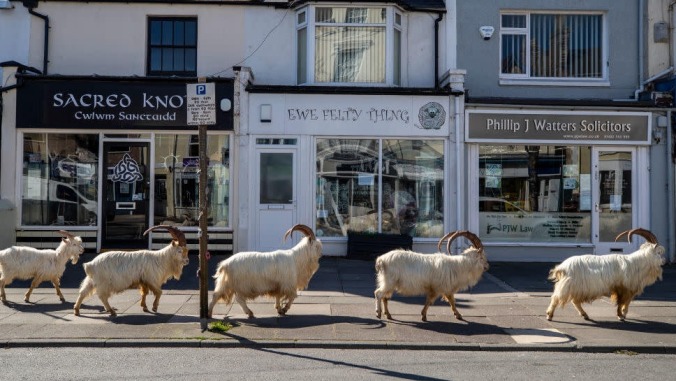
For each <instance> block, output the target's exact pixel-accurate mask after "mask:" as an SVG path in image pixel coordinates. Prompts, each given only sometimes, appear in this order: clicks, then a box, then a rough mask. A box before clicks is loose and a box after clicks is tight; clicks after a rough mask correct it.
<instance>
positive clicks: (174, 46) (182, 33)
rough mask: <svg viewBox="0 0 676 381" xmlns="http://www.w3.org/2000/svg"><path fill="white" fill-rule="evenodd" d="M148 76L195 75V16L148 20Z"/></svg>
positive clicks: (152, 18)
mask: <svg viewBox="0 0 676 381" xmlns="http://www.w3.org/2000/svg"><path fill="white" fill-rule="evenodd" d="M147 72H148V75H163V76H170V75H176V76H188V77H194V76H196V75H197V19H196V18H178V17H151V18H149V19H148V58H147Z"/></svg>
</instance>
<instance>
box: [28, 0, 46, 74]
mask: <svg viewBox="0 0 676 381" xmlns="http://www.w3.org/2000/svg"><path fill="white" fill-rule="evenodd" d="M23 6H24V7H26V8H28V13H30V14H32V15H33V16H36V17H39V18H41V19H42V20H43V21H44V22H45V43H44V53H43V57H42V73H43V74H44V75H47V65H48V64H49V17H48V16H47V15H43V14H41V13H37V12H35V11H34V10H33V9H34V8H36V7H37V6H38V2H37V1H36V0H24V1H23Z"/></svg>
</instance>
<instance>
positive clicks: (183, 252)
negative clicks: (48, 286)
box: [73, 225, 188, 317]
mask: <svg viewBox="0 0 676 381" xmlns="http://www.w3.org/2000/svg"><path fill="white" fill-rule="evenodd" d="M157 229H166V230H167V231H168V232H169V233H170V234H171V236H172V238H173V240H172V241H171V243H169V245H167V246H166V247H165V248H163V249H160V250H138V251H108V252H105V253H103V254H100V255H99V256H97V257H96V258H94V260H92V261H91V262H88V263H85V264H84V270H85V273H87V277H85V279H84V280H83V281H82V284H81V285H80V296H79V297H78V298H77V302H75V307H74V308H73V312H74V313H75V315H76V316H79V315H80V305H81V304H82V301H83V300H84V299H85V298H87V297H89V296H91V295H92V294H93V293H94V292H96V294H97V295H98V297H99V299H101V302H102V303H103V306H104V307H105V309H106V311H108V313H110V316H111V317H112V316H115V315H116V313H115V310H114V309H113V308H112V307H111V306H110V304H108V298H110V296H111V295H113V294H117V293H120V292H122V291H124V290H127V289H132V288H139V289H140V292H141V307H143V311H145V312H149V311H148V307H147V306H146V295H147V294H148V290H150V291H152V292H153V294H154V295H155V300H154V302H153V312H157V306H158V305H159V303H160V296H161V295H162V288H161V287H162V285H163V284H164V283H166V282H167V280H169V279H170V278H171V277H173V278H175V279H180V277H181V272H182V271H183V266H185V265H187V264H188V245H187V243H186V240H185V235H184V234H183V232H181V231H180V230H178V229H177V228H175V227H173V226H168V225H157V226H153V227H151V228H149V229H148V230H146V231H145V232H144V233H143V235H146V234H148V232H150V231H153V230H157Z"/></svg>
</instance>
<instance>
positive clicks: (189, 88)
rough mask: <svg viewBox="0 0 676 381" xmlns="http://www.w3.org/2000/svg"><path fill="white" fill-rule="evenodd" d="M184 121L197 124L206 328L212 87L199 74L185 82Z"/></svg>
mask: <svg viewBox="0 0 676 381" xmlns="http://www.w3.org/2000/svg"><path fill="white" fill-rule="evenodd" d="M186 105H187V112H188V117H187V122H188V125H189V126H198V140H199V171H200V178H199V180H200V183H199V210H200V213H199V249H200V252H199V277H200V326H201V328H202V331H204V330H206V329H207V314H208V310H207V303H208V295H209V290H208V283H207V277H208V271H209V268H208V266H207V242H208V235H207V171H208V165H209V163H208V160H209V159H208V158H207V126H208V125H214V124H216V87H215V85H214V84H213V83H206V78H204V77H200V78H199V79H198V83H196V84H190V83H189V84H187V85H186Z"/></svg>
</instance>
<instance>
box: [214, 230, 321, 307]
mask: <svg viewBox="0 0 676 381" xmlns="http://www.w3.org/2000/svg"><path fill="white" fill-rule="evenodd" d="M294 231H299V232H301V233H303V235H305V237H304V238H303V239H302V240H301V241H300V242H298V244H297V245H296V246H294V247H293V248H291V249H288V250H276V251H272V252H264V253H261V252H241V253H237V254H235V255H233V256H232V257H230V258H228V259H226V260H224V261H222V262H220V263H219V264H218V269H217V270H216V275H214V278H215V279H216V287H215V288H214V294H213V297H212V299H211V303H209V315H208V316H209V317H211V316H212V313H213V310H214V306H215V305H216V303H217V302H218V301H219V300H221V299H223V301H224V302H225V303H226V304H230V303H231V301H232V298H233V296H234V298H235V300H236V301H237V303H239V305H240V306H241V307H242V310H244V312H245V313H246V314H247V315H249V318H253V317H254V314H253V312H252V311H251V310H250V309H249V307H247V305H246V301H247V300H252V299H255V298H257V297H259V296H261V295H265V296H270V297H274V298H275V309H277V313H278V314H280V315H284V314H286V312H287V311H288V310H289V308H290V307H291V304H292V303H293V301H294V299H296V296H297V290H303V289H305V288H306V287H307V285H308V283H310V278H312V275H314V273H315V272H316V271H317V269H318V268H319V259H320V258H321V256H322V243H321V241H320V240H318V239H317V237H315V234H314V233H313V232H312V229H310V228H309V227H307V226H305V225H300V224H299V225H295V226H293V227H292V228H291V229H289V230H287V232H286V234H284V240H286V239H287V238H288V237H289V236H290V235H291V234H292V233H293V232H294ZM282 300H284V301H285V302H286V303H285V305H284V306H283V307H282Z"/></svg>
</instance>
